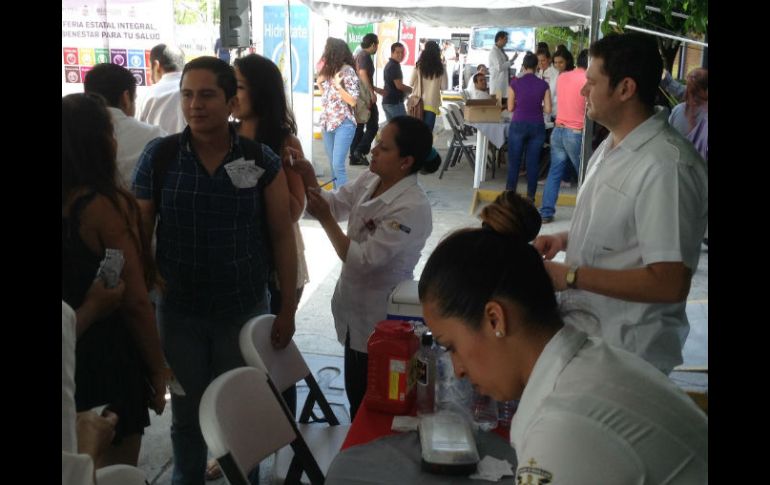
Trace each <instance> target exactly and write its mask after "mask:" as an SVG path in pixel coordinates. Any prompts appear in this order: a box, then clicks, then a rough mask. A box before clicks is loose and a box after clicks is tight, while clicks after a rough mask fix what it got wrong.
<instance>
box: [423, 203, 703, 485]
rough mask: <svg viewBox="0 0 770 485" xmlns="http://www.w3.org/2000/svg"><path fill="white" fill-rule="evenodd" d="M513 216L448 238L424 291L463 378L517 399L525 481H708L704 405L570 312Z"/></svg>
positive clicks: (426, 309) (426, 312) (434, 326)
mask: <svg viewBox="0 0 770 485" xmlns="http://www.w3.org/2000/svg"><path fill="white" fill-rule="evenodd" d="M502 209H505V208H501V210H502ZM515 219H516V218H515V217H513V215H511V217H497V218H486V219H485V226H486V227H484V228H481V229H465V230H460V231H457V232H455V233H453V234H451V235H450V236H449V237H447V238H445V239H444V240H443V241H442V242H441V243H439V245H438V247H436V249H435V250H434V251H433V253H432V254H431V256H430V258H429V259H428V261H427V263H426V265H425V268H424V270H423V272H422V276H421V277H420V282H419V285H418V291H419V296H420V302H421V303H422V309H423V316H424V318H425V322H426V323H427V325H428V327H429V328H430V329H431V331H432V332H433V337H434V339H435V341H436V342H437V343H438V344H439V345H440V346H443V347H444V348H446V351H448V352H450V353H451V359H452V365H453V367H454V372H455V374H456V375H457V377H458V378H463V377H467V378H468V379H469V380H470V382H471V383H472V384H473V386H474V388H475V389H477V390H478V392H479V393H481V394H483V395H488V396H491V397H493V398H494V399H496V400H498V401H508V400H518V401H519V405H518V410H517V411H516V414H515V415H514V417H513V420H512V422H511V430H510V441H511V445H512V446H513V448H514V449H515V450H516V456H517V459H518V465H517V468H516V472H515V475H516V483H549V484H551V485H557V484H570V485H589V484H591V485H594V484H627V483H639V484H641V483H650V484H652V483H656V484H657V483H666V484H669V485H677V484H682V485H684V484H688V485H689V484H693V483H707V481H708V418H707V417H706V415H705V414H704V413H703V412H702V411H701V410H700V409H699V408H698V407H697V406H696V405H695V403H694V402H693V401H692V400H691V399H690V398H689V397H688V396H687V394H685V393H684V391H682V390H681V389H679V388H677V387H676V385H674V384H673V383H672V382H671V381H670V380H669V379H668V378H667V377H666V376H664V375H663V374H661V373H660V372H658V371H657V370H656V369H655V368H654V367H653V366H651V365H650V364H649V363H647V362H645V361H644V360H642V359H641V358H639V357H637V356H636V355H633V354H631V353H629V352H627V351H625V350H623V349H619V348H616V347H613V346H610V345H608V344H607V343H606V342H604V341H602V340H601V338H599V337H590V336H588V335H587V334H586V333H585V332H583V331H581V330H579V329H577V328H575V327H573V326H571V325H568V324H565V323H564V319H563V317H562V315H561V313H560V309H559V306H558V304H557V302H556V296H555V294H554V288H553V285H552V283H551V280H550V277H549V274H548V273H547V271H546V269H545V266H544V262H543V259H542V257H541V256H540V255H539V254H538V253H537V251H536V250H535V249H534V248H533V247H532V245H530V244H528V243H527V242H526V236H525V234H526V233H527V231H523V230H522V229H521V228H519V229H516V227H515V226H514V225H513V224H512V223H509V224H503V223H502V222H504V221H512V220H515Z"/></svg>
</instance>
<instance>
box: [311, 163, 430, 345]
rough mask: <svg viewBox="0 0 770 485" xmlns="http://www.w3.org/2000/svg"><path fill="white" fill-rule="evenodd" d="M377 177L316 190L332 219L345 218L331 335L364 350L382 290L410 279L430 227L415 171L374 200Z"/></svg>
mask: <svg viewBox="0 0 770 485" xmlns="http://www.w3.org/2000/svg"><path fill="white" fill-rule="evenodd" d="M379 181H380V177H379V176H378V175H376V174H374V173H372V172H369V171H367V172H364V173H362V174H361V175H360V176H359V177H358V178H357V179H356V180H355V182H353V183H349V184H346V185H343V186H342V187H341V188H340V189H339V191H337V192H334V193H332V192H325V191H322V194H323V197H324V199H326V201H327V202H329V204H330V206H331V210H332V214H333V215H334V217H335V219H336V220H337V221H342V220H345V219H348V230H347V235H348V237H349V238H350V246H349V248H348V253H347V255H346V257H345V262H344V263H343V265H342V272H341V274H340V278H339V280H338V281H337V286H336V287H335V289H334V296H333V297H332V314H333V315H334V326H335V327H336V329H337V339H338V340H339V342H340V343H341V344H343V345H344V342H345V335H346V334H347V332H348V331H349V332H350V348H352V349H353V350H355V351H358V352H366V351H367V349H366V343H367V340H368V339H369V335H370V334H371V333H372V332H373V331H374V326H375V324H377V323H378V322H379V321H381V320H385V317H386V316H387V313H388V311H387V310H388V295H390V292H391V291H392V290H393V288H395V287H396V285H397V284H398V283H400V282H402V281H404V280H411V279H413V276H414V267H415V265H416V264H417V261H418V260H419V259H420V252H421V251H422V248H423V247H424V246H425V241H426V240H427V239H428V236H430V233H431V231H432V230H433V222H432V214H431V208H430V203H429V202H428V197H427V196H426V195H425V192H424V191H423V189H422V187H420V185H419V184H418V183H417V174H412V175H408V176H406V177H405V178H404V179H402V180H401V181H399V182H398V183H397V184H396V185H394V186H393V187H391V188H390V189H388V190H387V191H385V192H384V193H382V194H380V195H379V196H378V197H375V198H374V199H372V198H371V196H372V193H373V192H374V190H375V189H376V188H377V185H378V184H379Z"/></svg>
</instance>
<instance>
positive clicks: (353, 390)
mask: <svg viewBox="0 0 770 485" xmlns="http://www.w3.org/2000/svg"><path fill="white" fill-rule="evenodd" d="M368 369H369V354H367V353H365V352H357V351H355V350H353V349H351V348H350V334H349V333H348V335H347V336H346V337H345V393H346V394H347V396H348V401H349V402H350V420H351V421H353V418H355V417H356V413H357V412H358V407H359V406H361V401H363V400H364V394H365V393H366V380H367V379H366V374H367V371H368Z"/></svg>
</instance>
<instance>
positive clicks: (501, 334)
mask: <svg viewBox="0 0 770 485" xmlns="http://www.w3.org/2000/svg"><path fill="white" fill-rule="evenodd" d="M502 336H503V332H501V331H500V330H498V331H496V332H495V337H497V338H501V337H502Z"/></svg>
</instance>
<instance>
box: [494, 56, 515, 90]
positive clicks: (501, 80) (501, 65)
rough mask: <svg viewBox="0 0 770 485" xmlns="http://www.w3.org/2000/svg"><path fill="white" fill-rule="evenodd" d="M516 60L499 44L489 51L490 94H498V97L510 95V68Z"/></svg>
mask: <svg viewBox="0 0 770 485" xmlns="http://www.w3.org/2000/svg"><path fill="white" fill-rule="evenodd" d="M514 60H515V59H508V56H507V55H506V54H505V52H503V50H502V49H501V48H499V47H497V45H493V46H492V49H491V50H490V51H489V94H496V95H497V99H502V98H507V97H508V68H509V67H511V65H512V64H513V62H514Z"/></svg>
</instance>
